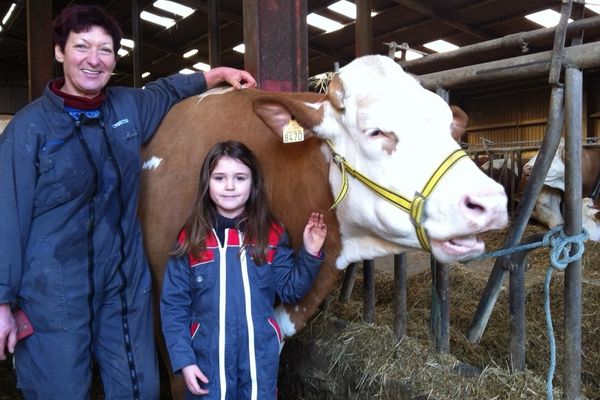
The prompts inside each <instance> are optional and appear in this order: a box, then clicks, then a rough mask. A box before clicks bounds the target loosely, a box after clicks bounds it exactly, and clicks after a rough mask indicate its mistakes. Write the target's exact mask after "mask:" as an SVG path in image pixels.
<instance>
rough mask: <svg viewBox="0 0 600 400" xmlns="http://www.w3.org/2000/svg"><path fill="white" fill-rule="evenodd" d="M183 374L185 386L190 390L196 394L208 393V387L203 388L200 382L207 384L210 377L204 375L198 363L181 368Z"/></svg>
mask: <svg viewBox="0 0 600 400" xmlns="http://www.w3.org/2000/svg"><path fill="white" fill-rule="evenodd" d="M181 374H182V375H183V381H184V382H185V386H187V388H188V390H189V391H190V392H192V393H193V394H195V395H196V396H201V395H203V394H208V390H207V389H202V387H200V383H199V382H198V381H200V382H202V383H204V384H206V383H208V378H207V377H206V376H204V374H203V373H202V371H200V368H198V366H197V365H194V364H192V365H188V366H187V367H183V368H182V369H181Z"/></svg>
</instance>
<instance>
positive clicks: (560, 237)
mask: <svg viewBox="0 0 600 400" xmlns="http://www.w3.org/2000/svg"><path fill="white" fill-rule="evenodd" d="M562 228H563V227H562V226H558V227H556V228H554V229H551V230H549V231H548V232H546V234H545V235H544V237H543V239H542V240H541V241H539V242H534V243H528V244H523V245H518V246H514V247H510V248H506V249H502V250H498V251H495V252H492V253H487V254H483V255H481V256H479V257H476V258H473V259H471V260H469V261H468V262H470V261H474V260H480V259H483V258H488V257H499V256H506V255H508V254H512V253H516V252H520V251H523V250H530V249H535V248H538V247H550V262H551V264H550V265H549V266H548V268H547V269H546V277H545V280H544V314H545V319H546V329H547V332H548V341H549V345H550V365H549V367H548V374H547V375H546V399H548V400H552V399H553V398H554V397H553V394H552V380H553V379H554V370H555V369H556V341H555V339H554V326H553V324H552V315H551V312H550V282H551V281H552V272H553V270H554V269H558V270H564V269H565V268H567V266H568V265H569V264H570V263H571V262H573V261H577V260H579V259H580V258H581V256H582V255H583V252H584V250H585V248H584V244H583V243H584V242H585V241H586V240H587V239H588V237H589V235H588V233H587V232H586V231H585V229H584V230H583V231H582V232H581V233H580V234H578V235H574V236H566V235H565V233H564V231H563V229H562ZM572 249H573V255H571V250H572Z"/></svg>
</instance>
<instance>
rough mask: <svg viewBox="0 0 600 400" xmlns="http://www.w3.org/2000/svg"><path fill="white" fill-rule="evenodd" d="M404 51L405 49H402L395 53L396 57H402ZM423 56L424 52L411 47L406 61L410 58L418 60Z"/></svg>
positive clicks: (407, 52)
mask: <svg viewBox="0 0 600 400" xmlns="http://www.w3.org/2000/svg"><path fill="white" fill-rule="evenodd" d="M403 52H404V50H400V51H397V52H395V53H394V57H396V58H402V53H403ZM421 57H423V54H421V53H418V52H416V51H412V50H410V49H408V50H406V61H410V60H416V59H417V58H421Z"/></svg>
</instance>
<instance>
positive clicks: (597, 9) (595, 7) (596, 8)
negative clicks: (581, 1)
mask: <svg viewBox="0 0 600 400" xmlns="http://www.w3.org/2000/svg"><path fill="white" fill-rule="evenodd" d="M585 8H587V9H588V10H591V11H593V12H595V13H596V14H600V5H591V4H586V5H585Z"/></svg>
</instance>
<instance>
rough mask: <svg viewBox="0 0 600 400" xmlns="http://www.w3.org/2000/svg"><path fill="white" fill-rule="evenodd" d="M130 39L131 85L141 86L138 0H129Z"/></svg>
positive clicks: (140, 28) (140, 33) (140, 40)
mask: <svg viewBox="0 0 600 400" xmlns="http://www.w3.org/2000/svg"><path fill="white" fill-rule="evenodd" d="M131 39H132V40H133V51H132V57H133V59H132V61H133V87H136V88H141V87H142V73H143V72H142V25H141V24H140V0H133V1H132V2H131Z"/></svg>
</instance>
